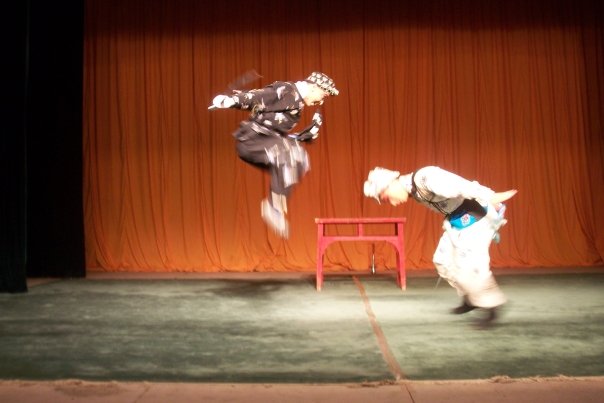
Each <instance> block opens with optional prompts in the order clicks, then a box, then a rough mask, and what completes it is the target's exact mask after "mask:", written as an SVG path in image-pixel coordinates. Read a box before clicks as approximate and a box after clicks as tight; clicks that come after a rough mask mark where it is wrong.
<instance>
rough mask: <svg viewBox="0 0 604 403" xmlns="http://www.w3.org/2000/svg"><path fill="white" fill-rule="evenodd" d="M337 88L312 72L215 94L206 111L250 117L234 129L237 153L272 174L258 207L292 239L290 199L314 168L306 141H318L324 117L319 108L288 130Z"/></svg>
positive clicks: (271, 224)
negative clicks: (244, 113)
mask: <svg viewBox="0 0 604 403" xmlns="http://www.w3.org/2000/svg"><path fill="white" fill-rule="evenodd" d="M338 93H339V91H338V90H337V89H336V86H335V84H334V82H333V80H332V79H331V78H329V77H328V76H327V75H325V74H323V73H319V72H313V73H312V74H311V75H310V76H308V77H307V78H306V79H305V80H303V81H296V82H291V81H276V82H274V83H272V84H270V85H268V86H266V87H264V88H262V89H255V90H250V91H245V92H242V91H233V93H232V94H229V95H223V94H221V95H217V96H216V97H214V99H213V101H212V105H211V106H210V107H209V108H208V109H216V108H236V109H243V110H248V111H250V112H251V115H250V117H249V119H248V120H246V121H243V122H241V124H240V125H239V128H238V129H237V130H236V131H235V132H234V133H233V136H234V137H235V139H236V140H237V153H238V154H239V157H240V158H241V159H242V160H244V161H246V162H247V163H249V164H252V165H254V166H257V167H259V168H261V169H263V170H267V171H269V172H270V175H271V183H270V193H269V197H267V198H266V199H264V200H262V202H261V204H260V211H261V215H262V218H263V220H264V221H265V222H266V224H267V225H268V226H269V227H270V228H272V229H273V231H275V233H277V234H278V235H279V236H281V237H283V238H288V236H289V225H288V222H287V219H286V218H285V214H286V213H287V198H288V197H289V195H290V193H291V190H292V188H293V186H294V185H295V184H296V183H298V182H299V181H300V180H301V179H302V177H303V176H304V174H306V172H308V170H309V169H310V161H309V158H308V154H307V153H306V150H305V149H304V147H303V146H302V143H304V142H309V141H312V140H314V139H316V138H317V137H318V135H319V127H320V126H321V124H322V123H323V122H322V117H321V113H320V111H317V112H315V114H314V115H313V118H312V123H311V124H310V125H309V126H308V127H306V128H304V129H303V130H302V131H300V132H298V133H294V132H292V133H290V131H291V130H292V129H293V128H294V126H295V125H296V124H297V123H298V121H299V120H300V118H301V116H300V115H301V112H302V110H303V109H304V107H305V106H311V105H322V104H323V101H324V100H325V99H326V98H327V97H329V96H330V95H338Z"/></svg>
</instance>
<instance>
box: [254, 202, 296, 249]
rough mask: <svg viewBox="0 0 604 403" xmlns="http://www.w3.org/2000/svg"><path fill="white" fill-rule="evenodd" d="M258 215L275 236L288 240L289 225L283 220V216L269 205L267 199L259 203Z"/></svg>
mask: <svg viewBox="0 0 604 403" xmlns="http://www.w3.org/2000/svg"><path fill="white" fill-rule="evenodd" d="M260 214H261V215H262V219H263V220H264V222H265V223H266V225H268V226H269V227H270V228H271V229H272V230H273V231H275V233H276V234H277V235H279V236H280V237H281V238H285V239H287V238H289V224H288V223H287V220H286V219H285V214H284V213H283V212H281V211H279V210H277V209H276V208H274V207H273V206H271V204H270V203H269V201H268V199H264V200H262V202H261V203H260Z"/></svg>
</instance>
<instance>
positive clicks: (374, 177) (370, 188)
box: [363, 167, 401, 203]
mask: <svg viewBox="0 0 604 403" xmlns="http://www.w3.org/2000/svg"><path fill="white" fill-rule="evenodd" d="M400 175H401V174H400V172H398V171H391V170H389V169H386V168H380V167H375V168H374V169H373V170H371V171H370V172H369V175H368V176H367V180H366V181H365V184H364V185H363V192H364V193H365V196H367V197H372V198H374V199H376V200H377V201H378V203H379V202H380V194H381V193H382V192H383V191H384V190H386V189H387V188H388V186H389V185H390V184H391V183H392V181H394V180H396V179H397V178H398V177H399V176H400Z"/></svg>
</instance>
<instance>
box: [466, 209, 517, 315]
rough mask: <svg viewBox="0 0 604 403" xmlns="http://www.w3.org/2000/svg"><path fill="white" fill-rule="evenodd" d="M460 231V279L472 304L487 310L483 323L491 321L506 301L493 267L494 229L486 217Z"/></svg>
mask: <svg viewBox="0 0 604 403" xmlns="http://www.w3.org/2000/svg"><path fill="white" fill-rule="evenodd" d="M460 232H461V233H462V237H461V239H460V243H459V245H458V248H459V250H458V252H459V253H458V254H457V259H456V260H457V265H458V267H459V268H460V270H459V275H458V277H457V282H458V283H459V285H460V287H461V288H463V289H464V291H465V292H466V293H467V296H466V297H467V300H468V302H469V304H470V305H472V306H475V307H479V308H482V309H484V310H485V311H486V317H485V318H484V319H483V321H482V324H484V325H488V324H490V323H491V322H492V321H493V320H495V319H496V317H497V308H498V307H499V306H501V305H503V304H504V303H505V302H506V298H505V295H504V294H503V292H502V291H501V289H500V288H499V286H498V285H497V282H496V281H495V277H494V276H493V273H492V272H491V269H490V257H489V246H490V243H491V240H492V238H493V235H494V230H493V228H492V227H491V224H490V223H489V222H488V220H484V219H483V220H480V221H479V222H477V223H476V224H473V225H472V226H470V227H468V228H466V229H464V230H463V231H460Z"/></svg>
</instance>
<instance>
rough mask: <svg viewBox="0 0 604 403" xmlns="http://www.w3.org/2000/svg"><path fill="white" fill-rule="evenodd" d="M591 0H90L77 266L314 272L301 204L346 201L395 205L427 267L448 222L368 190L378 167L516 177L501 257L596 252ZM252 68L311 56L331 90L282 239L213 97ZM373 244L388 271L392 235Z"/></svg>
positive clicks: (301, 66)
mask: <svg viewBox="0 0 604 403" xmlns="http://www.w3.org/2000/svg"><path fill="white" fill-rule="evenodd" d="M600 4H601V2H600V1H597V0H593V1H581V0H573V1H570V0H568V1H566V0H558V1H551V0H547V1H546V0H542V1H531V2H526V1H520V0H512V1H505V2H503V1H500V2H485V1H479V0H475V1H474V0H472V1H445V0H439V1H437V0H432V1H421V2H405V1H400V0H390V1H377V2H376V1H368V0H357V1H335V0H334V1H324V0H310V1H306V2H281V1H279V2H276V1H272V0H268V1H264V2H256V3H254V2H248V1H246V2H242V1H239V0H231V1H226V2H202V1H197V0H181V1H173V0H119V1H118V0H110V1H107V0H87V1H86V16H85V27H86V36H85V44H84V46H85V49H84V52H85V60H84V80H85V81H84V94H83V96H84V128H83V131H84V150H83V153H84V160H85V166H84V191H85V195H84V197H85V206H84V207H85V215H86V216H85V230H86V258H87V268H88V269H89V270H106V271H116V270H126V271H193V272H214V271H302V270H304V271H308V270H312V269H313V268H314V266H315V246H316V229H315V224H314V218H315V217H348V216H350V217H358V216H405V217H407V220H408V221H407V226H406V233H405V235H406V248H407V264H408V266H409V268H429V267H432V263H431V260H432V254H433V251H434V248H435V246H436V243H437V240H438V237H439V236H440V232H441V230H440V225H441V220H442V218H441V217H439V216H438V215H437V214H435V213H433V212H430V211H428V210H427V209H426V208H424V207H421V206H419V205H416V204H414V203H413V202H410V203H407V204H406V205H404V206H402V207H398V208H393V207H390V206H384V205H381V206H380V205H377V204H376V203H375V202H373V201H371V200H369V199H366V198H364V197H363V194H362V184H363V181H364V179H365V177H366V175H367V172H368V171H369V170H370V169H371V168H373V167H374V166H376V165H379V166H384V167H387V168H391V169H398V170H400V171H402V172H410V171H412V170H414V169H416V168H418V167H421V166H424V165H438V166H440V167H442V168H445V169H447V170H450V171H453V172H456V173H458V174H460V175H462V176H464V177H466V178H468V179H473V180H478V181H479V182H481V183H482V184H485V185H487V186H490V187H492V188H493V189H494V190H506V189H510V188H517V189H518V190H519V194H518V195H517V196H516V197H515V198H514V199H512V200H511V201H510V202H509V203H508V218H509V224H508V225H507V226H506V227H504V229H503V230H502V241H501V243H500V244H499V245H494V246H493V247H492V264H493V266H495V267H508V266H513V267H536V266H591V265H601V264H602V263H603V257H604V228H603V227H604V213H603V209H602V204H603V202H604V186H603V185H604V162H603V161H604V158H603V156H604V140H603V139H604V132H603V122H602V119H603V116H604V106H603V105H604V53H603V49H604V46H603V45H604V40H603V38H604V34H603V27H602V21H603V20H604V18H603V17H604V13H603V11H602V6H601V5H600ZM252 68H253V69H255V70H257V71H258V72H259V73H260V74H262V76H263V77H262V78H261V79H259V80H257V81H255V82H253V83H252V85H253V86H254V87H261V86H264V85H266V84H268V83H270V82H272V81H275V80H299V79H303V78H305V77H306V76H307V75H308V74H309V73H310V72H312V71H315V70H319V71H323V72H325V73H327V74H328V75H330V76H332V77H333V78H334V80H335V82H336V84H337V86H338V88H339V89H340V95H339V96H338V97H333V98H331V99H329V100H328V101H327V102H326V104H325V105H324V107H323V112H324V122H325V123H324V125H323V127H322V130H321V133H320V137H319V139H318V140H317V141H316V142H315V143H313V144H311V145H309V146H308V147H307V150H308V152H309V154H310V157H311V166H312V168H311V171H310V172H309V173H308V175H307V176H306V177H305V178H304V180H303V181H302V183H301V184H300V185H299V186H298V187H297V188H296V189H295V190H294V193H293V194H292V197H291V200H290V203H289V210H290V214H289V220H290V225H291V237H290V239H289V240H287V241H284V240H281V239H279V238H277V237H276V236H274V235H273V234H272V233H271V232H270V231H268V230H267V228H266V227H265V225H264V223H263V222H262V220H261V218H260V201H261V199H262V198H263V197H265V195H266V193H267V189H268V177H267V176H266V175H264V174H263V173H262V172H261V171H259V170H257V169H255V168H253V167H251V166H249V165H247V164H245V163H243V162H242V161H240V160H239V159H238V157H237V155H236V152H235V148H234V139H233V138H232V137H231V133H232V132H233V130H234V129H235V128H236V127H237V125H238V123H239V121H241V120H243V119H245V118H246V117H247V115H246V113H245V112H242V111H238V110H219V111H211V112H210V111H208V110H207V106H208V105H209V103H210V101H211V99H212V98H213V96H214V95H215V94H217V93H219V92H221V91H223V90H225V89H226V88H227V85H228V83H229V82H231V81H232V80H233V79H234V78H236V77H237V76H238V75H240V74H241V73H243V72H245V71H247V70H249V69H252ZM305 112H306V113H305V115H306V117H305V120H304V121H303V122H302V124H304V123H306V122H307V121H308V120H309V119H310V116H311V115H312V108H309V109H308V110H306V111H305ZM341 230H342V231H345V229H341ZM370 248H371V247H370V246H369V245H366V244H356V243H350V244H342V245H334V246H332V247H330V249H329V250H328V252H327V256H326V267H328V268H329V267H331V268H332V269H333V270H346V269H347V268H354V269H359V268H363V269H364V268H366V267H367V265H368V251H370ZM376 248H377V258H378V260H377V263H378V265H385V266H388V267H393V266H394V253H393V251H392V250H391V248H390V246H389V245H377V246H376Z"/></svg>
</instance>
